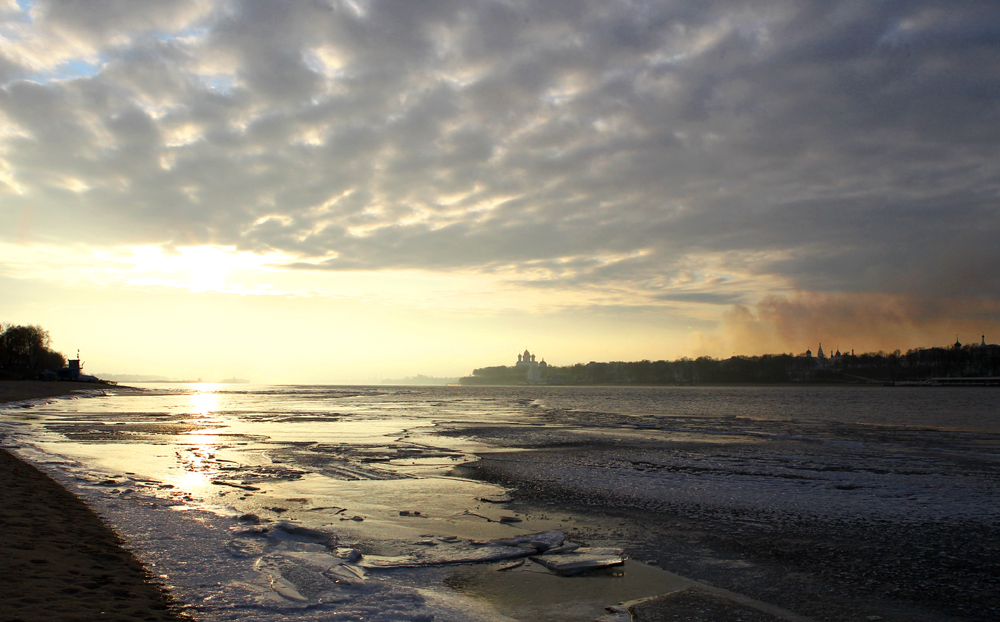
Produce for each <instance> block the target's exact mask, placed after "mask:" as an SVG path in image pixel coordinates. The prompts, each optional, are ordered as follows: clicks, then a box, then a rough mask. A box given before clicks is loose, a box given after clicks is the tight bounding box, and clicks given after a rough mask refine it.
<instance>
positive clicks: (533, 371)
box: [514, 348, 547, 382]
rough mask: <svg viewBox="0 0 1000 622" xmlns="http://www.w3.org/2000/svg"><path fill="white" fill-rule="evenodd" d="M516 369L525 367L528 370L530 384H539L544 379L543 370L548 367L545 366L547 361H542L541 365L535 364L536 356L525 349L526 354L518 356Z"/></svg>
mask: <svg viewBox="0 0 1000 622" xmlns="http://www.w3.org/2000/svg"><path fill="white" fill-rule="evenodd" d="M514 367H518V368H521V367H524V368H527V370H526V371H527V379H528V382H538V381H539V380H541V379H542V370H543V369H545V368H546V367H547V365H546V364H545V359H542V361H541V362H540V363H536V362H535V355H534V354H532V353H531V352H528V349H527V348H525V349H524V354H518V355H517V363H516V364H515V365H514Z"/></svg>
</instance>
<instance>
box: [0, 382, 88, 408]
mask: <svg viewBox="0 0 1000 622" xmlns="http://www.w3.org/2000/svg"><path fill="white" fill-rule="evenodd" d="M104 388H107V385H103V384H95V383H93V382H40V381H38V380H0V404H3V403H5V402H20V401H23V400H36V399H44V398H46V397H62V396H65V395H72V394H74V393H78V392H81V391H100V390H101V389H104Z"/></svg>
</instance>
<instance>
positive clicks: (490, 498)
mask: <svg viewBox="0 0 1000 622" xmlns="http://www.w3.org/2000/svg"><path fill="white" fill-rule="evenodd" d="M479 500H480V501H485V502H487V503H507V502H509V501H513V500H514V498H513V497H511V496H510V495H509V494H507V493H505V492H501V493H498V494H495V495H483V496H482V497H479Z"/></svg>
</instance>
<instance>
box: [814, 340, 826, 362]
mask: <svg viewBox="0 0 1000 622" xmlns="http://www.w3.org/2000/svg"><path fill="white" fill-rule="evenodd" d="M816 357H817V358H821V359H825V358H826V355H825V354H823V343H822V342H820V344H819V351H818V352H816Z"/></svg>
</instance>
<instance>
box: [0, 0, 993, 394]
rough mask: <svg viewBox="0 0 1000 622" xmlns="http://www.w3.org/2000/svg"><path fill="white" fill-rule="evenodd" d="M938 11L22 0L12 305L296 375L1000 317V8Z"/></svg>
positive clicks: (72, 332)
mask: <svg viewBox="0 0 1000 622" xmlns="http://www.w3.org/2000/svg"><path fill="white" fill-rule="evenodd" d="M943 11H944V9H942V8H941V7H940V5H939V4H938V3H934V2H929V1H928V2H923V1H918V2H913V3H902V4H891V3H890V4H874V5H873V4H871V3H859V4H842V3H837V4H836V6H834V5H830V6H826V5H824V6H822V7H819V6H816V7H813V6H811V5H810V6H806V5H800V4H796V3H789V2H786V1H784V0H761V1H760V2H754V3H750V4H747V3H742V2H739V3H738V2H732V3H726V2H723V3H705V4H697V3H695V4H690V3H688V4H684V3H681V4H677V3H668V2H638V3H635V2H605V1H597V0H595V1H594V2H587V1H584V2H575V3H568V4H566V5H553V4H551V3H545V2H509V1H507V0H478V1H476V2H470V3H447V2H444V3H434V4H433V6H431V5H425V4H423V3H392V2H384V1H380V0H373V1H371V2H351V1H347V0H324V1H322V2H313V1H308V2H307V1H302V2H298V1H289V2H282V3H266V2H265V3H253V2H247V3H223V2H216V1H214V0H166V1H163V2H157V3H121V2H115V3H78V2H66V1H63V0H38V1H37V2H12V1H9V0H8V1H6V2H0V321H4V322H15V323H30V324H40V325H42V326H43V327H44V328H46V329H48V330H49V332H50V333H51V335H52V338H53V343H54V346H55V347H56V348H57V349H61V350H62V351H63V352H66V353H75V351H76V349H77V348H79V349H80V350H81V351H82V353H83V354H84V358H85V360H86V361H87V364H88V367H87V369H88V370H89V371H91V372H96V373H102V372H103V373H134V374H149V375H162V376H167V377H172V378H205V379H209V380H216V379H221V378H225V377H242V378H248V379H251V380H257V381H281V382H370V381H373V380H375V379H377V378H385V377H405V376H412V375H416V374H427V375H439V376H460V375H464V374H467V373H469V372H470V371H471V370H472V369H473V368H474V367H480V366H485V365H496V364H504V363H510V362H512V360H513V359H514V357H515V355H516V353H517V352H519V351H521V350H523V349H524V348H525V347H529V348H530V349H531V350H532V351H533V352H538V353H539V354H540V355H542V356H544V357H546V360H547V361H549V362H552V363H555V364H573V363H577V362H588V361H590V360H636V359H644V358H648V359H661V358H677V357H680V356H700V355H711V356H730V355H731V354H733V353H734V352H736V353H746V354H757V353H762V352H788V351H792V352H801V351H804V350H805V349H806V348H808V347H811V348H813V349H815V347H816V345H817V343H818V342H820V341H823V342H824V343H836V344H838V345H839V346H840V347H842V348H853V349H856V350H861V351H865V350H873V349H880V348H884V349H889V350H892V349H895V348H897V347H899V348H904V349H905V348H907V347H911V346H920V345H935V344H938V345H939V344H944V343H949V342H951V341H952V340H953V339H954V336H955V334H956V333H958V334H959V335H960V337H963V336H964V337H963V338H964V340H978V339H979V336H980V335H982V334H983V333H985V334H987V340H988V341H989V340H991V339H992V340H993V341H997V340H1000V276H998V272H997V271H996V269H995V266H996V265H998V263H1000V245H997V244H996V243H995V242H996V239H997V236H998V234H1000V211H998V207H997V205H998V203H997V200H996V199H997V197H998V196H1000V164H998V162H1000V154H998V153H997V145H1000V135H998V132H1000V130H998V129H997V128H1000V118H998V115H1000V112H998V111H1000V105H998V104H1000V102H998V101H997V99H998V97H1000V95H998V93H1000V89H998V88H997V86H998V83H1000V61H998V60H997V59H998V58H1000V53H998V52H1000V50H998V48H997V43H996V37H991V36H990V34H989V32H987V30H988V27H987V26H984V25H987V24H995V23H998V21H1000V8H998V7H997V6H996V4H995V3H992V2H989V1H986V0H984V1H981V2H977V1H973V2H967V3H961V6H949V7H948V9H947V14H946V15H945V14H944V13H943ZM945 17H946V18H947V19H945ZM991 334H992V335H996V336H995V337H992V338H991V337H989V335H991Z"/></svg>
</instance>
